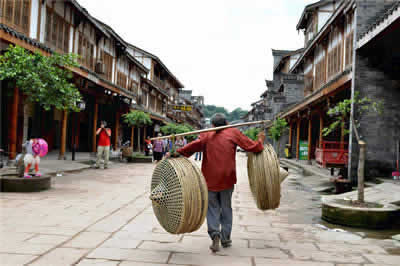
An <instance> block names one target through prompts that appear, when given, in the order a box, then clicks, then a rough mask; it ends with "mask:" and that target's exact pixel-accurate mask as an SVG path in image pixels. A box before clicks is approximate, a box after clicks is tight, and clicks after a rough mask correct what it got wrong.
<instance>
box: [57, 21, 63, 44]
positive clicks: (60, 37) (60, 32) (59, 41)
mask: <svg viewBox="0 0 400 266" xmlns="http://www.w3.org/2000/svg"><path fill="white" fill-rule="evenodd" d="M56 17H57V22H58V38H57V48H58V49H59V50H63V45H64V40H63V38H64V23H63V21H62V20H61V18H60V17H59V16H56Z"/></svg>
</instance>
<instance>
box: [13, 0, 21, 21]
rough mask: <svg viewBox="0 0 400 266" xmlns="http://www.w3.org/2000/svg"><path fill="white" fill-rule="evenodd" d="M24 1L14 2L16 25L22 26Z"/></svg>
mask: <svg viewBox="0 0 400 266" xmlns="http://www.w3.org/2000/svg"><path fill="white" fill-rule="evenodd" d="M21 9H22V0H16V1H14V25H16V26H19V25H21Z"/></svg>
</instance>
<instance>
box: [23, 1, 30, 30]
mask: <svg viewBox="0 0 400 266" xmlns="http://www.w3.org/2000/svg"><path fill="white" fill-rule="evenodd" d="M23 2H24V3H23V7H22V30H23V31H24V32H25V33H28V32H29V18H30V14H29V12H30V11H31V9H30V1H27V0H24V1H23Z"/></svg>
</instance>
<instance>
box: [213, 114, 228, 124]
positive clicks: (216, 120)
mask: <svg viewBox="0 0 400 266" xmlns="http://www.w3.org/2000/svg"><path fill="white" fill-rule="evenodd" d="M211 124H213V125H214V127H222V126H226V125H227V124H228V122H227V121H226V117H225V115H224V114H221V113H216V114H214V115H213V116H212V118H211Z"/></svg>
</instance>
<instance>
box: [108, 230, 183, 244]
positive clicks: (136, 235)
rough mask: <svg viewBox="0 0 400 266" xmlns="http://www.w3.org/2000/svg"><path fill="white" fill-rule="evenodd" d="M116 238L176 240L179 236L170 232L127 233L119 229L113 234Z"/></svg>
mask: <svg viewBox="0 0 400 266" xmlns="http://www.w3.org/2000/svg"><path fill="white" fill-rule="evenodd" d="M113 237H114V238H118V239H137V240H147V241H159V242H178V241H179V239H180V238H181V236H179V235H172V234H159V233H143V232H140V233H128V232H127V231H119V232H117V233H116V234H114V236H113Z"/></svg>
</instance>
